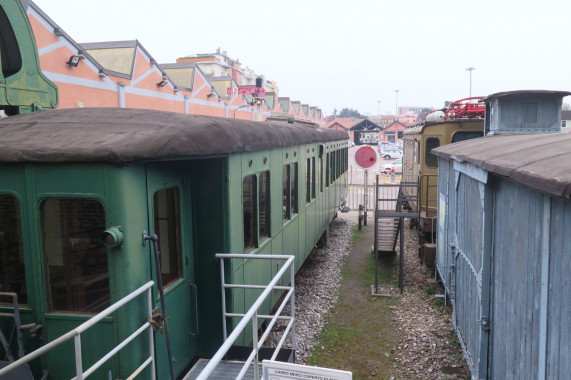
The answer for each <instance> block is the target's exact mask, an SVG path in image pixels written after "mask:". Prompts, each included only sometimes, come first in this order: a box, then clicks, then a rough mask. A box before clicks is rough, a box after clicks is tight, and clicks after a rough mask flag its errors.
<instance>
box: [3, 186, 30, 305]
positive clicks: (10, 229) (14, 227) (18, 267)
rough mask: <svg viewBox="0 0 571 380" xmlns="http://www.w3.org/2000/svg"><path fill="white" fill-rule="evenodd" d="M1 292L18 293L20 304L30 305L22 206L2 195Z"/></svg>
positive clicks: (10, 196)
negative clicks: (21, 213) (25, 264)
mask: <svg viewBox="0 0 571 380" xmlns="http://www.w3.org/2000/svg"><path fill="white" fill-rule="evenodd" d="M0 292H12V293H16V294H17V295H18V303H20V304H27V303H28V291H27V289H26V270H25V268H24V246H23V244H22V219H21V216H20V204H19V202H18V199H16V197H15V196H13V195H11V194H0ZM7 301H8V299H5V298H4V297H3V298H2V299H0V302H7ZM10 302H11V300H10Z"/></svg>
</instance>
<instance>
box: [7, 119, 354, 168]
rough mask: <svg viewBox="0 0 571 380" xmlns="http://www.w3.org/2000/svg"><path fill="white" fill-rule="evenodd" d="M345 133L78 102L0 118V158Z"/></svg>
mask: <svg viewBox="0 0 571 380" xmlns="http://www.w3.org/2000/svg"><path fill="white" fill-rule="evenodd" d="M346 140H347V134H346V133H345V132H342V131H336V130H328V129H325V128H312V127H307V126H301V125H296V124H288V123H285V122H256V121H245V120H238V119H227V118H218V117H211V116H199V115H186V114H181V113H172V112H163V111H153V110H143V109H125V108H76V109H61V110H50V111H44V112H35V113H30V114H25V115H18V116H12V117H8V118H5V119H0V162H109V163H113V164H120V165H121V164H127V163H129V162H133V161H138V160H146V159H161V158H175V157H192V156H211V155H226V154H231V153H237V152H255V151H260V150H266V149H273V148H283V147H288V146H293V145H303V144H310V143H318V142H330V141H346Z"/></svg>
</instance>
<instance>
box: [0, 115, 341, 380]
mask: <svg viewBox="0 0 571 380" xmlns="http://www.w3.org/2000/svg"><path fill="white" fill-rule="evenodd" d="M346 141H347V136H346V134H345V133H343V132H339V131H333V130H325V129H322V128H316V127H308V126H300V125H296V124H288V123H285V122H267V123H264V122H251V121H242V120H234V119H220V118H213V117H202V116H189V115H183V114H172V113H167V112H160V111H149V110H133V109H101V108H100V109H69V110H53V111H45V112H38V113H32V114H27V115H18V116H13V117H8V118H5V119H2V120H0V178H1V181H0V291H1V292H14V293H16V294H17V295H18V298H19V302H20V313H21V316H22V324H24V325H29V326H30V327H29V329H28V330H25V331H24V346H25V349H26V351H27V352H30V351H32V350H34V349H36V348H38V347H41V346H42V345H45V344H46V343H49V342H50V341H52V340H53V339H55V338H57V337H58V336H60V335H62V334H64V333H65V332H67V331H69V330H71V329H73V328H75V327H76V326H78V325H80V324H81V323H83V322H85V321H87V320H89V319H90V318H91V317H92V316H93V315H94V314H95V313H97V312H100V311H101V310H103V309H105V308H106V307H108V306H109V305H112V304H113V303H115V302H116V301H117V300H119V299H121V298H123V297H125V296H126V295H128V294H130V293H131V292H133V291H134V290H135V289H137V288H139V287H140V286H142V285H144V284H145V283H147V282H148V281H150V280H154V281H156V280H157V278H156V275H155V273H156V272H155V269H156V268H155V266H156V263H155V261H154V259H153V251H152V248H151V246H150V245H149V244H146V245H143V243H142V236H143V233H144V231H145V232H146V233H147V234H156V235H158V238H159V240H158V245H159V250H160V252H161V258H160V264H161V269H162V275H161V279H162V282H163V284H164V292H165V300H166V306H167V311H168V324H169V328H170V331H171V345H172V351H173V362H174V368H175V372H176V375H177V376H179V375H180V374H182V373H183V372H184V370H185V368H187V367H188V366H189V365H190V364H191V363H192V362H193V361H194V360H195V359H196V358H198V357H208V356H210V355H212V354H213V353H214V352H215V351H216V350H217V348H218V347H219V346H220V345H221V343H222V340H223V337H222V327H221V326H222V311H221V288H220V287H221V285H220V273H219V272H220V269H219V268H220V267H219V263H218V261H217V260H216V259H215V257H214V255H215V254H216V253H220V252H222V253H224V252H233V253H249V254H251V255H256V254H293V255H295V256H296V269H297V268H299V267H300V266H301V265H302V263H303V262H304V260H305V259H306V257H307V255H308V254H309V253H310V252H311V250H312V249H313V248H314V246H315V245H316V243H317V242H318V240H319V239H320V237H321V236H322V235H323V233H324V232H325V231H327V229H328V225H329V223H330V221H331V220H332V219H333V218H334V217H335V215H336V212H337V210H338V208H339V206H340V205H341V203H342V201H343V200H344V199H345V196H346V180H347V178H346V171H347V143H346ZM277 269H278V265H277V264H276V262H271V261H266V262H260V261H256V260H251V261H249V260H245V261H242V262H239V263H238V262H237V261H234V265H233V266H232V267H231V268H230V269H229V273H227V276H228V277H227V278H229V280H230V281H237V282H241V281H246V282H250V283H267V282H268V281H269V279H270V278H271V276H273V275H274V274H275V273H276V272H277ZM255 296H256V294H254V292H245V291H234V292H233V293H232V296H231V297H230V298H231V303H232V307H233V308H234V310H240V309H245V308H247V307H249V306H250V305H251V303H252V302H253V300H254V298H255ZM152 297H153V298H152V302H153V308H156V310H157V311H156V313H155V314H156V318H157V320H160V317H161V316H160V315H159V314H160V310H161V309H160V307H159V306H160V302H159V293H158V291H157V287H156V285H155V286H154V287H153V294H152ZM9 301H10V300H6V299H0V302H3V303H2V304H0V312H5V313H10V312H12V311H13V305H12V303H11V302H9ZM275 301H276V300H275V299H272V300H271V302H268V303H267V304H266V305H265V310H266V311H268V312H269V310H270V308H271V307H272V305H273V303H274V302H275ZM145 316H146V299H145V298H144V297H138V298H136V299H135V300H134V301H132V302H131V303H129V304H128V305H126V306H125V307H124V308H121V309H119V311H117V312H115V313H114V314H112V315H111V316H110V317H107V318H105V319H104V320H103V321H101V322H100V323H98V324H97V325H96V326H95V327H94V328H93V329H91V330H89V332H88V333H86V334H84V335H82V338H81V339H82V344H83V351H82V360H83V365H84V368H88V367H89V366H90V365H91V364H93V363H94V362H95V361H96V360H99V359H100V358H101V356H102V355H103V354H104V353H106V352H108V351H109V350H110V349H111V348H112V347H113V346H114V345H116V344H117V343H118V342H120V341H122V340H123V339H124V338H125V337H127V336H128V335H129V334H131V333H132V332H133V330H134V329H136V328H137V327H138V326H140V324H141V322H144V320H145ZM163 317H165V316H163ZM11 323H12V320H11V317H8V316H2V317H0V327H1V328H2V329H3V331H5V330H4V329H6V331H5V332H6V333H8V328H9V326H11ZM149 342H150V338H149V336H146V335H142V336H139V337H138V338H136V339H135V340H134V341H133V342H131V343H130V344H129V345H127V346H126V347H125V348H124V349H123V350H122V351H120V353H119V354H118V355H116V356H115V357H114V359H112V360H111V361H109V362H107V363H106V364H105V365H104V366H103V367H102V368H101V369H100V370H98V372H96V373H95V374H94V375H93V376H94V378H107V376H108V372H109V371H111V374H112V377H113V378H126V377H127V376H128V374H130V373H132V372H133V371H134V370H135V369H136V368H137V367H138V366H139V365H140V364H141V362H142V360H144V358H145V357H146V355H148V351H149ZM155 352H156V355H157V370H156V371H157V375H158V378H159V379H164V378H168V377H169V366H168V359H167V353H166V348H165V339H164V335H162V333H161V332H160V331H158V330H157V331H156V332H155ZM73 357H74V347H73V341H70V342H68V343H65V344H63V345H62V346H59V347H58V348H56V349H54V350H52V351H50V352H49V353H47V354H45V355H42V356H41V357H40V358H39V359H37V360H35V361H33V362H32V370H33V371H34V372H35V374H36V376H39V375H40V374H41V373H42V371H48V373H49V374H50V378H53V379H65V378H72V377H73V376H74V375H75V369H74V368H75V367H74V362H73V359H72V358H73ZM145 371H146V372H144V373H143V374H142V376H141V378H150V374H149V371H150V369H145Z"/></svg>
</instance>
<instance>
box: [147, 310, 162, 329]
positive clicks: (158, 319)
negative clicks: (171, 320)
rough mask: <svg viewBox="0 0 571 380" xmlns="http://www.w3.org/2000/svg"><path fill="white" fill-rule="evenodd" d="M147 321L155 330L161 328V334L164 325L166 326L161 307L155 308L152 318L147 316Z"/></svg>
mask: <svg viewBox="0 0 571 380" xmlns="http://www.w3.org/2000/svg"><path fill="white" fill-rule="evenodd" d="M147 322H149V323H150V324H151V326H153V331H157V330H159V331H160V332H161V334H162V333H163V327H164V326H165V318H164V316H163V315H162V314H161V313H159V309H153V314H152V317H151V318H147Z"/></svg>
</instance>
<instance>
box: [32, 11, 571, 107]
mask: <svg viewBox="0 0 571 380" xmlns="http://www.w3.org/2000/svg"><path fill="white" fill-rule="evenodd" d="M35 3H36V4H37V5H38V6H39V7H40V8H42V10H43V11H44V12H46V13H47V14H48V16H50V17H51V18H52V19H53V20H54V21H55V22H56V23H58V24H59V25H60V27H61V28H62V29H63V30H65V31H66V32H67V33H68V34H69V35H70V36H71V37H72V38H74V39H75V40H76V41H77V42H79V43H82V42H99V41H114V40H130V39H138V40H139V41H140V43H141V44H142V45H143V46H144V47H145V48H146V49H147V51H149V53H150V54H151V55H152V56H153V57H154V58H155V59H156V60H157V61H158V62H159V63H170V62H174V61H175V60H176V58H178V57H181V56H185V55H189V54H196V53H212V52H215V51H216V49H217V48H218V47H220V48H221V50H225V51H227V52H228V55H229V56H230V57H232V58H238V59H239V60H240V61H241V62H242V63H243V64H244V65H245V66H248V67H250V68H252V69H254V71H256V73H258V74H264V75H265V76H266V78H268V79H271V80H275V81H277V82H278V86H279V89H280V96H289V97H290V98H291V99H292V100H300V101H301V102H302V103H309V104H310V105H312V106H319V107H321V109H322V110H323V111H324V113H325V114H326V115H329V114H331V113H332V112H333V109H334V108H337V110H341V108H344V107H350V108H354V109H357V110H359V111H360V112H361V113H367V114H377V113H378V109H379V104H378V101H379V100H380V101H381V107H380V108H381V112H382V113H383V114H387V113H390V114H394V112H395V101H396V96H395V91H394V90H396V89H398V90H399V93H398V104H399V105H401V106H404V105H408V106H432V107H441V106H442V105H443V103H444V101H446V100H457V99H461V98H465V97H468V95H469V83H470V82H469V80H470V77H469V72H468V71H466V68H468V67H475V68H476V69H475V70H474V71H473V72H472V95H474V96H475V95H488V94H491V93H494V92H499V91H509V90H524V89H541V90H571V72H570V68H571V54H570V51H571V49H570V45H571V44H570V41H569V37H570V34H571V33H570V31H571V21H570V20H571V1H569V0H558V1H556V0H543V1H536V0H534V1H531V0H518V1H516V0H480V1H463V0H433V1H428V0H424V1H423V0H392V1H386V0H351V1H340V0H329V1H325V0H305V1H300V0H289V1H269V0H268V1H260V0H252V1H236V0H211V1H191V0H163V1H162V2H157V1H156V0H114V1H111V0H98V1H90V2H87V1H73V2H62V1H61V0H36V1H35ZM565 102H567V103H571V99H570V98H566V99H565Z"/></svg>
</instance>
